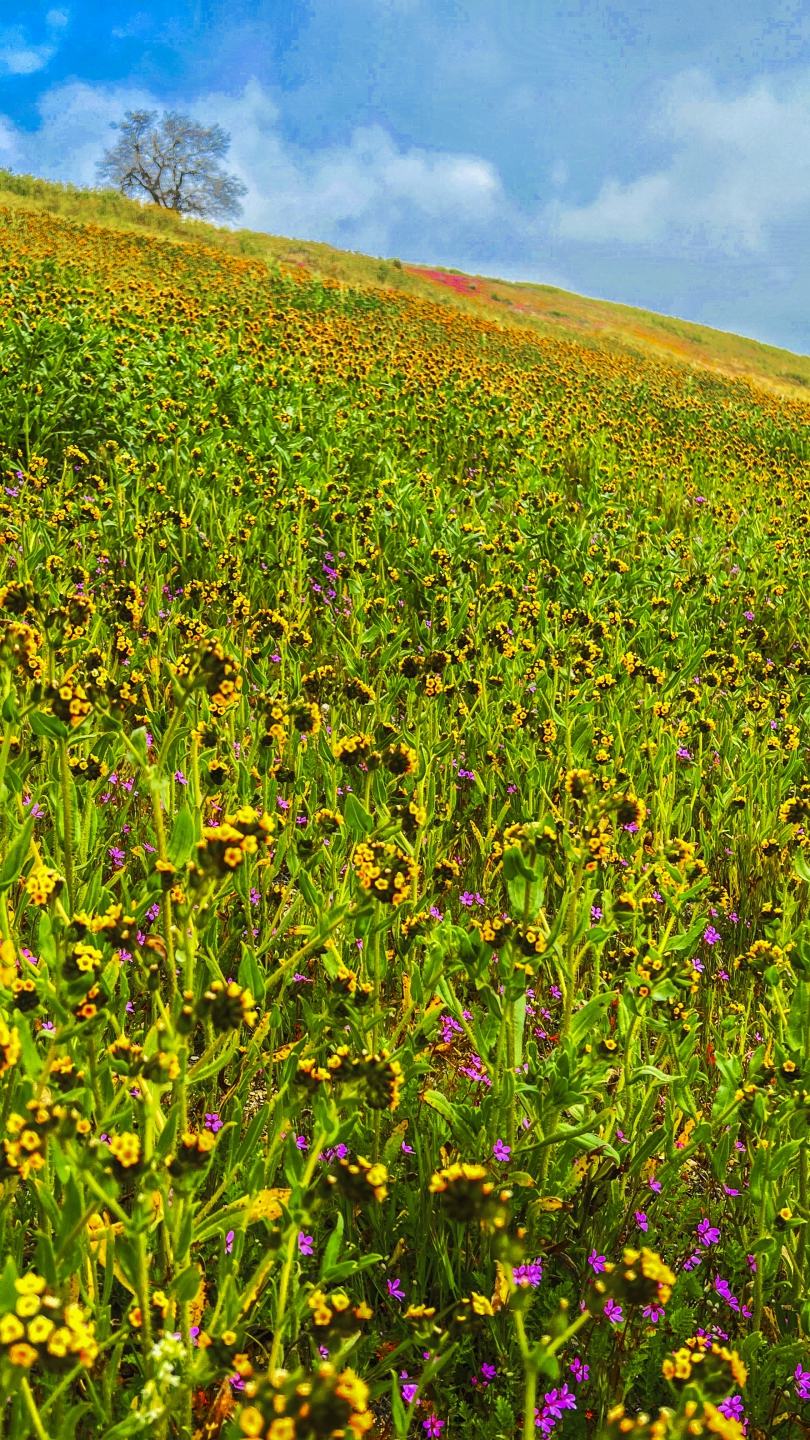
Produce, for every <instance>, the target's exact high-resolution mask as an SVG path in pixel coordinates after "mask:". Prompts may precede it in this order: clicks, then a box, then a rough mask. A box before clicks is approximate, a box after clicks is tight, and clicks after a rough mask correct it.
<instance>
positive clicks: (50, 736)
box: [28, 710, 70, 740]
mask: <svg viewBox="0 0 810 1440" xmlns="http://www.w3.org/2000/svg"><path fill="white" fill-rule="evenodd" d="M28 721H29V724H30V726H31V729H32V730H33V732H34V734H35V735H39V736H40V737H41V738H42V739H43V740H66V739H67V737H68V735H69V734H70V731H69V730H68V727H67V725H65V724H64V723H63V721H61V720H58V719H57V717H56V716H55V715H43V714H42V712H41V711H40V710H34V711H33V712H32V713H31V714H30V715H29V716H28Z"/></svg>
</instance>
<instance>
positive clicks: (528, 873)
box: [502, 845, 539, 883]
mask: <svg viewBox="0 0 810 1440" xmlns="http://www.w3.org/2000/svg"><path fill="white" fill-rule="evenodd" d="M502 863H503V874H504V879H505V880H507V881H508V880H528V881H529V882H530V883H531V881H533V880H537V879H538V878H539V877H538V875H537V871H536V870H532V868H531V866H530V865H527V864H526V861H525V860H524V858H523V852H522V851H521V849H520V847H519V846H517V845H510V847H509V849H508V850H504V852H503V862H502Z"/></svg>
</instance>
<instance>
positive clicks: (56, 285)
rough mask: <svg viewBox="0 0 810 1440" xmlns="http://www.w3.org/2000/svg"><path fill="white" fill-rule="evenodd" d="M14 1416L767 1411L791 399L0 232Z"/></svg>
mask: <svg viewBox="0 0 810 1440" xmlns="http://www.w3.org/2000/svg"><path fill="white" fill-rule="evenodd" d="M0 381H1V383H0V415H1V416H2V423H1V424H0V442H2V448H0V461H1V462H2V464H1V465H0V470H2V482H1V483H2V487H3V494H2V505H0V547H2V549H1V551H0V565H2V577H1V578H2V588H0V684H1V685H2V694H0V709H1V710H2V715H1V717H0V718H1V719H2V747H1V748H0V777H2V787H3V789H2V818H1V819H0V890H1V891H2V901H0V930H1V931H2V944H1V945H0V961H1V964H0V1070H1V1071H2V1074H1V1075H0V1107H1V1109H0V1141H2V1151H0V1161H1V1164H2V1170H1V1171H0V1174H1V1176H2V1184H1V1185H0V1247H1V1253H0V1386H1V1387H2V1393H3V1396H4V1397H5V1403H4V1408H3V1410H2V1420H3V1424H4V1426H5V1429H4V1431H3V1433H4V1434H5V1435H6V1436H9V1437H13V1440H18V1437H24V1436H26V1435H31V1436H36V1437H38V1440H44V1437H50V1440H72V1437H74V1436H75V1437H80V1440H85V1437H90V1436H94V1437H105V1440H118V1437H124V1436H138V1435H150V1436H151V1435H154V1436H157V1437H170V1436H181V1437H186V1440H190V1437H191V1436H192V1435H195V1436H198V1437H200V1440H216V1437H218V1436H220V1435H222V1436H223V1440H241V1437H256V1440H259V1437H262V1440H327V1437H337V1436H346V1437H349V1440H362V1437H363V1436H368V1437H370V1440H384V1437H391V1440H405V1437H406V1436H408V1437H410V1440H413V1437H418V1440H462V1437H464V1440H466V1437H474V1440H479V1437H480V1440H517V1437H523V1440H528V1437H530V1436H532V1435H535V1434H538V1435H540V1436H554V1437H560V1440H562V1437H563V1436H566V1437H575V1436H576V1437H586V1436H587V1437H590V1436H594V1437H596V1436H601V1437H611V1440H620V1437H621V1436H624V1435H627V1436H633V1437H636V1440H669V1437H673V1440H680V1437H686V1436H692V1435H701V1434H708V1433H710V1432H711V1433H713V1434H716V1435H718V1436H720V1437H721V1440H741V1437H742V1435H743V1433H744V1431H746V1432H747V1434H748V1435H749V1436H750V1437H751V1440H770V1436H772V1435H775V1436H778V1437H779V1440H788V1437H789V1436H792V1437H793V1440H799V1437H800V1435H802V1434H804V1433H806V1432H807V1430H808V1427H810V1344H809V1343H808V1338H807V1337H808V1335H810V1285H809V1284H808V1256H807V1239H806V1230H807V1222H808V1220H810V1197H809V1196H808V1151H807V1136H808V1123H810V929H808V921H807V918H806V917H807V911H808V889H809V888H810V825H809V824H808V821H809V820H810V764H809V763H808V762H809V761H810V733H808V708H807V699H806V686H807V676H808V675H810V651H809V650H808V638H810V626H808V621H807V604H808V596H807V590H806V577H807V572H808V550H807V540H806V534H807V527H808V526H810V465H809V464H808V460H810V406H805V405H803V404H800V403H798V402H793V401H787V400H784V401H782V400H778V399H775V398H773V397H772V396H768V395H766V394H765V393H764V392H759V391H757V390H755V389H753V388H752V387H751V386H749V385H746V384H744V383H742V382H732V381H729V380H721V379H719V378H717V377H714V376H711V375H709V374H708V373H705V372H697V371H688V370H686V369H680V370H678V369H674V368H667V367H666V366H664V365H662V364H657V363H655V362H654V361H644V360H642V359H641V358H634V357H631V356H628V355H622V354H619V353H616V354H615V355H614V354H611V353H609V352H608V351H606V350H601V351H597V350H589V349H587V348H584V347H578V346H575V345H573V344H564V343H560V342H556V341H552V340H543V339H540V338H538V337H536V336H532V335H530V334H527V333H526V332H520V331H517V330H508V329H502V328H500V327H499V326H498V325H496V324H494V323H491V322H489V321H486V320H483V319H481V320H476V319H475V318H474V317H471V316H469V315H465V314H462V313H460V312H457V311H453V310H452V309H450V308H445V307H443V306H442V305H441V304H438V303H437V304H430V303H428V302H427V301H425V300H421V299H418V298H414V297H408V296H406V295H397V294H395V293H390V294H386V293H384V292H382V291H376V292H375V291H371V290H363V289H359V288H358V289H352V288H350V287H347V286H341V285H339V284H337V283H329V282H320V281H315V280H312V279H311V278H310V277H309V276H307V275H306V274H293V273H285V272H283V271H281V272H274V271H272V270H271V269H269V268H268V267H267V265H266V264H264V263H263V262H261V261H259V260H251V259H238V258H234V257H231V256H228V255H226V254H223V253H222V252H221V251H217V250H215V249H210V248H205V247H204V246H203V245H201V244H200V245H197V246H194V245H180V244H174V243H170V242H169V241H167V240H164V239H160V238H154V237H150V236H148V235H133V234H124V233H120V232H115V231H112V230H107V229H104V228H103V227H101V226H94V225H84V226H82V225H79V224H75V223H71V222H70V221H68V220H64V219H59V218H55V217H51V216H48V215H46V214H41V213H40V214H37V213H26V212H25V211H22V210H20V209H15V210H0Z"/></svg>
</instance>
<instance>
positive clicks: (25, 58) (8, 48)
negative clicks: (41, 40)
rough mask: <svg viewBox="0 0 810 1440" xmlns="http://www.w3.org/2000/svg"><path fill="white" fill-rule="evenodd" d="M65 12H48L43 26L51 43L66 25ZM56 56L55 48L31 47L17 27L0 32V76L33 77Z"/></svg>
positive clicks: (48, 45) (46, 46) (50, 46)
mask: <svg viewBox="0 0 810 1440" xmlns="http://www.w3.org/2000/svg"><path fill="white" fill-rule="evenodd" d="M69 18H70V17H69V15H68V12H67V10H49V11H48V13H47V15H46V16H45V26H46V29H47V31H48V36H49V40H50V41H53V40H54V39H55V38H56V36H57V35H58V33H59V31H60V30H63V29H64V28H65V26H66V25H67V23H68V19H69ZM55 54H56V46H55V45H54V44H52V43H50V44H47V45H33V44H31V43H30V42H29V40H28V38H27V36H26V33H25V31H24V30H22V29H21V28H20V26H19V25H14V26H12V27H11V28H6V29H4V30H0V75H34V74H36V72H37V70H42V69H44V67H45V66H46V65H47V64H48V61H49V60H50V59H51V57H52V56H53V55H55Z"/></svg>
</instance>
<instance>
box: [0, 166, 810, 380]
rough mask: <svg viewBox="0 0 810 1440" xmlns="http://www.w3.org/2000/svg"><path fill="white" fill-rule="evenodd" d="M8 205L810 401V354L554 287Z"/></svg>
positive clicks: (151, 219) (108, 206)
mask: <svg viewBox="0 0 810 1440" xmlns="http://www.w3.org/2000/svg"><path fill="white" fill-rule="evenodd" d="M0 201H2V203H3V204H4V205H10V206H22V207H27V208H35V209H38V210H43V211H45V212H47V213H48V214H52V215H62V216H65V217H66V218H70V219H75V220H81V221H85V222H91V223H92V222H94V223H97V224H101V225H104V226H106V227H110V228H115V229H122V230H126V229H134V230H141V231H143V230H145V231H147V232H149V233H152V234H156V235H162V236H165V237H166V238H170V239H172V240H174V241H175V242H181V243H185V242H189V241H191V242H195V241H197V242H199V241H202V242H203V243H205V244H206V245H211V246H214V247H216V248H217V249H222V250H223V251H225V253H226V254H230V255H247V256H254V257H256V258H261V259H264V260H266V261H268V262H269V263H271V264H279V263H280V264H285V265H288V266H295V267H298V268H303V269H306V270H307V271H308V272H309V273H311V274H313V275H322V276H324V277H328V278H330V279H333V280H340V281H341V282H343V283H345V284H349V285H368V286H371V287H373V288H377V289H379V288H382V289H392V290H394V291H397V292H399V293H402V294H406V295H413V296H421V298H422V299H429V300H434V301H435V300H439V301H441V302H442V303H444V304H448V305H451V306H453V307H454V308H456V309H459V310H461V311H462V312H463V313H466V314H470V315H475V314H479V315H482V316H486V317H487V318H488V319H494V320H496V321H497V322H498V323H500V324H506V325H510V326H516V327H518V328H525V329H529V330H531V331H533V332H534V333H535V334H538V335H544V336H557V337H558V338H559V339H563V340H574V341H578V342H580V343H582V344H586V345H588V346H590V347H597V348H600V349H607V350H618V351H624V352H629V353H634V354H640V355H644V356H650V357H651V358H654V359H660V360H665V361H669V362H670V363H672V364H676V365H686V366H690V367H697V368H699V369H707V370H711V371H714V372H715V373H716V374H721V375H729V376H732V377H743V378H748V379H750V380H752V381H754V383H755V384H757V385H759V386H762V387H764V388H766V389H769V390H771V391H772V392H773V393H775V394H781V395H789V396H793V397H794V398H797V399H801V398H807V395H808V389H809V388H810V356H806V355H796V354H793V353H792V352H791V351H789V350H780V349H778V348H777V347H776V346H773V345H762V344H760V343H759V341H757V340H749V339H746V338H745V337H744V336H741V335H732V334H728V333H726V332H725V331H722V330H712V329H710V328H709V327H708V326H705V325H693V324H690V322H689V321H686V320H678V319H674V318H671V317H670V316H666V315H656V314H654V313H653V312H651V311H648V310H638V309H635V308H634V307H632V306H629V305H616V304H613V303H612V302H610V301H606V300H589V299H587V298H585V297H584V296H581V295H574V294H572V293H570V292H569V291H566V290H559V289H557V288H555V287H554V286H552V285H531V284H528V283H525V282H514V283H513V282H510V281H505V280H491V279H487V278H486V277H485V276H481V275H475V276H470V275H463V274H461V273H460V272H458V271H448V270H442V269H436V268H433V269H431V268H430V267H427V266H417V265H410V264H404V265H403V263H402V262H401V261H400V260H397V259H395V260H384V259H374V258H373V257H372V256H368V255H358V254H355V252H353V251H349V250H338V249H336V248H335V247H334V246H331V245H325V244H322V243H320V242H318V241H302V240H288V239H284V238H282V237H279V236H275V235H265V234H261V233H257V232H254V231H250V230H229V229H225V228H224V227H217V226H215V225H208V224H204V223H202V222H200V221H183V220H181V219H179V218H178V217H177V216H175V215H172V214H170V213H168V212H167V211H165V210H161V209H160V208H159V207H157V206H152V205H149V206H142V205H139V204H137V203H136V202H135V201H133V200H127V199H125V198H124V197H122V196H120V195H117V194H115V193H114V192H111V191H103V190H95V191H93V190H83V189H79V188H77V187H75V186H71V185H59V184H55V183H53V182H51V181H47V180H38V179H35V178H34V177H32V176H27V175H24V176H19V175H14V174H13V173H12V172H10V171H7V170H0Z"/></svg>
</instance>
